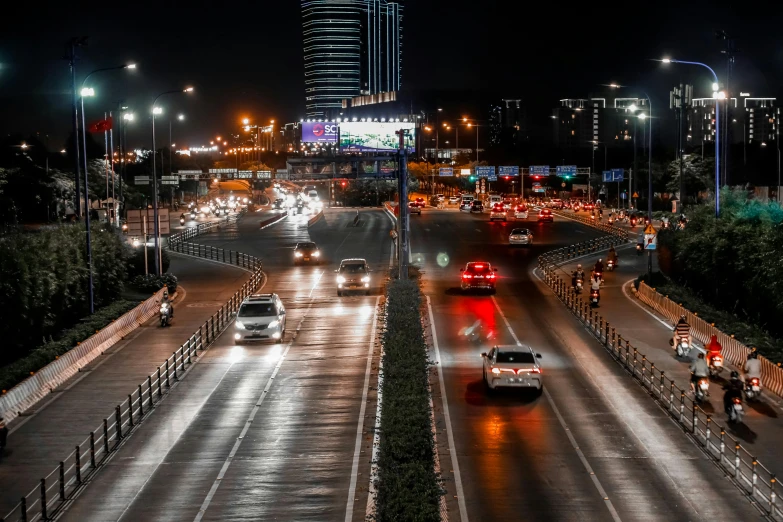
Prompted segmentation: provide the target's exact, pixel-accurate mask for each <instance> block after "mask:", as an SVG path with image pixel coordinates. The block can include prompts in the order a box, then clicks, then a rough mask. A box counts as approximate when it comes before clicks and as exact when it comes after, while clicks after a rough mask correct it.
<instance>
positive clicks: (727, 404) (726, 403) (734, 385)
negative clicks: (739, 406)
mask: <svg viewBox="0 0 783 522" xmlns="http://www.w3.org/2000/svg"><path fill="white" fill-rule="evenodd" d="M723 389H724V390H725V393H724V394H723V409H724V410H725V411H726V413H727V414H728V415H731V408H732V406H733V405H734V399H739V400H742V381H740V379H739V373H737V372H731V379H730V380H729V382H728V383H726V384H725V385H724V386H723Z"/></svg>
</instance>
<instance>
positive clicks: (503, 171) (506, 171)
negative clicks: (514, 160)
mask: <svg viewBox="0 0 783 522" xmlns="http://www.w3.org/2000/svg"><path fill="white" fill-rule="evenodd" d="M498 174H499V175H501V176H519V167H498Z"/></svg>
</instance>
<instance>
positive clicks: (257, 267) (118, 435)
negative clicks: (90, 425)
mask: <svg viewBox="0 0 783 522" xmlns="http://www.w3.org/2000/svg"><path fill="white" fill-rule="evenodd" d="M232 217H233V216H232ZM230 219H231V218H229V220H230ZM229 222H230V221H229ZM225 223H226V222H215V223H203V224H201V225H199V226H198V227H193V228H189V229H187V230H185V231H183V232H179V233H177V234H172V235H171V237H170V238H169V248H170V249H171V250H173V251H175V252H180V253H182V254H187V255H192V256H196V257H200V258H204V259H211V260H213V261H219V262H221V263H227V264H232V265H235V266H239V267H242V268H245V269H247V270H249V271H251V272H252V276H251V277H250V279H249V280H248V281H247V282H246V283H245V284H244V285H242V287H241V288H240V289H239V290H238V291H237V292H236V293H235V294H234V295H233V296H231V298H230V299H229V300H228V301H227V302H226V303H225V304H224V305H223V306H221V307H220V310H218V311H217V312H215V313H214V314H213V315H212V316H211V317H210V318H209V319H207V320H206V321H205V322H204V324H202V325H201V326H199V328H198V330H196V331H195V332H194V333H193V334H192V335H191V336H190V337H189V338H188V339H187V340H186V341H185V342H184V343H183V344H182V345H181V346H180V347H179V348H177V349H176V350H174V352H173V353H172V354H171V356H170V357H169V358H168V359H166V360H165V361H164V362H163V363H162V364H161V365H160V366H158V367H157V369H156V370H155V371H154V372H153V373H152V374H150V375H149V376H147V378H146V379H144V380H143V381H142V382H140V383H139V384H138V386H137V387H136V388H134V389H132V390H129V391H130V393H129V394H128V397H127V399H126V400H124V401H123V402H122V403H120V404H117V406H115V408H114V411H112V412H107V413H109V414H108V415H107V416H106V417H105V418H104V419H103V422H102V423H100V424H99V425H98V426H96V427H95V429H93V430H91V431H90V432H89V436H87V437H86V438H85V439H84V440H83V441H82V442H81V443H79V444H77V445H76V446H75V447H74V450H73V451H72V452H71V453H70V454H69V455H68V456H66V457H65V458H64V459H63V460H62V461H61V462H60V463H59V465H57V466H56V467H54V468H53V469H52V471H51V472H50V473H49V474H48V475H46V476H44V477H42V478H41V479H40V481H39V483H38V485H36V486H35V487H34V488H33V489H32V490H31V491H30V492H29V493H27V494H26V495H25V496H23V497H22V498H21V499H20V501H19V503H18V504H17V505H16V506H14V508H13V509H12V510H11V511H10V512H9V513H8V514H7V515H6V516H5V517H3V518H1V519H0V522H17V521H21V522H28V521H37V520H48V519H50V518H53V517H54V516H55V515H56V514H57V513H58V512H59V511H61V510H62V508H63V506H64V505H65V504H66V503H67V502H68V501H69V500H70V499H71V498H72V497H73V496H74V494H75V493H76V492H77V491H79V490H80V489H81V488H82V487H83V486H84V484H85V483H86V482H87V481H89V479H90V478H91V477H92V475H94V474H95V473H96V472H97V470H98V469H99V468H100V467H101V466H102V465H103V464H104V463H105V462H106V461H107V459H108V458H109V457H110V456H111V455H112V454H113V453H114V452H115V451H116V450H117V449H118V448H119V447H120V446H121V445H122V442H123V440H124V439H125V438H127V437H128V436H129V435H130V434H131V433H132V432H133V430H134V429H136V428H137V427H138V426H139V424H140V423H141V422H142V421H143V420H144V419H145V418H147V417H148V416H149V414H150V413H151V412H152V410H153V409H154V408H155V406H156V405H157V404H158V403H159V402H160V401H161V400H163V398H164V397H165V396H166V395H167V394H168V392H169V391H170V390H171V389H172V387H173V386H174V385H175V384H176V383H177V382H178V381H179V380H180V379H182V378H183V377H184V375H185V373H186V372H187V371H188V369H189V368H190V366H191V365H192V364H193V362H194V361H195V360H197V359H198V357H199V356H200V355H201V353H202V352H203V351H204V350H205V349H206V348H207V347H208V346H209V345H210V344H211V343H212V342H213V341H214V340H215V339H217V337H218V336H219V335H220V334H221V332H223V330H225V329H226V327H228V325H229V324H231V321H232V320H233V314H234V312H236V311H237V309H238V308H239V305H240V304H241V303H242V301H243V300H244V298H245V297H247V296H248V295H250V294H252V293H254V292H255V290H256V289H257V288H258V287H259V286H260V285H261V284H262V283H263V281H264V279H265V277H266V275H265V274H264V272H263V267H262V263H261V260H260V259H258V258H255V257H253V256H249V255H247V254H243V253H241V252H234V251H231V250H229V251H226V250H224V249H222V248H215V247H210V246H205V245H198V244H195V243H190V242H187V241H185V239H186V238H192V237H196V236H198V235H199V234H201V233H204V232H205V231H209V230H214V229H216V228H219V227H220V226H222V225H224V224H225ZM233 223H236V219H234V220H233ZM172 239H173V240H172Z"/></svg>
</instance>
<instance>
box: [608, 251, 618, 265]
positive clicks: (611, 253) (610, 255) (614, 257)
mask: <svg viewBox="0 0 783 522" xmlns="http://www.w3.org/2000/svg"><path fill="white" fill-rule="evenodd" d="M606 260H607V261H609V262H612V263H614V266H617V251H616V250H615V249H614V246H611V247H609V253H608V254H606Z"/></svg>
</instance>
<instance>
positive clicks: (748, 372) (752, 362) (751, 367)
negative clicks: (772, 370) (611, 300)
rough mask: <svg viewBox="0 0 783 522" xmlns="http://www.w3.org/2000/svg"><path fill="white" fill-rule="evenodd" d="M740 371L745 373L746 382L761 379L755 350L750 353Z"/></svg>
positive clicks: (759, 365) (759, 362) (759, 364)
mask: <svg viewBox="0 0 783 522" xmlns="http://www.w3.org/2000/svg"><path fill="white" fill-rule="evenodd" d="M742 370H743V371H744V372H745V381H746V382H747V381H749V380H750V379H753V378H756V379H759V380H760V379H761V361H759V359H758V352H756V351H755V350H754V351H752V352H750V355H748V360H747V361H745V366H744V367H743V368H742Z"/></svg>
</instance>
